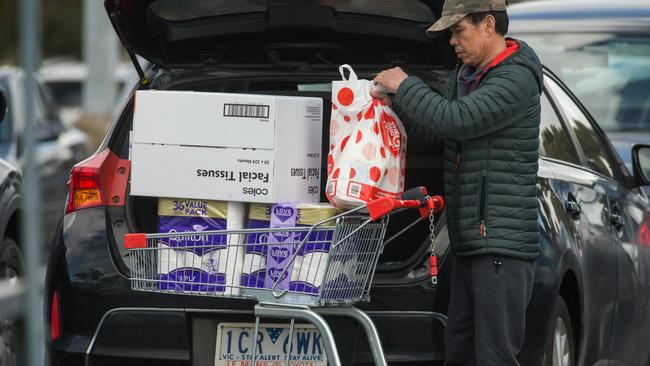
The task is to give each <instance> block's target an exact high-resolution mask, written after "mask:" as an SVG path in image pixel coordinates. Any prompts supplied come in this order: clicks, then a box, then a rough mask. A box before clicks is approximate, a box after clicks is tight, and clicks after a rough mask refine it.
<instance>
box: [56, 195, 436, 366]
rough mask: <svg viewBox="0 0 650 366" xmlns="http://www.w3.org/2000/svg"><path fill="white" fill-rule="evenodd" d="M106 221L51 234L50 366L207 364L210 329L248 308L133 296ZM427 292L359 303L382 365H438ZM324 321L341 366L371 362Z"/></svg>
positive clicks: (348, 322) (341, 321)
mask: <svg viewBox="0 0 650 366" xmlns="http://www.w3.org/2000/svg"><path fill="white" fill-rule="evenodd" d="M106 221H107V220H106V216H105V212H104V209H102V208H92V209H87V210H83V211H79V212H76V213H73V214H70V215H67V216H66V217H65V219H64V222H63V225H62V227H61V228H60V230H59V233H58V235H57V242H56V248H55V251H54V253H53V256H52V257H51V260H50V263H49V266H48V278H47V290H46V291H47V294H48V295H49V294H51V293H52V291H53V289H57V290H58V291H59V297H60V303H61V307H62V318H63V319H62V324H63V336H62V338H60V339H57V340H56V341H53V342H50V344H49V356H50V360H51V361H52V362H51V364H52V365H58V364H65V365H75V364H81V365H84V364H86V365H88V364H89V365H102V364H129V363H130V362H133V363H134V364H138V365H143V364H149V363H151V364H156V365H159V364H161V362H162V361H164V362H163V364H181V365H192V366H197V365H210V366H213V365H214V356H215V342H216V330H217V326H218V324H219V323H220V322H243V323H251V322H254V316H253V305H254V303H253V302H252V301H245V300H237V299H225V298H209V297H198V296H182V295H173V294H158V293H144V292H136V291H133V290H131V287H130V283H129V281H128V279H127V278H126V277H124V276H123V275H121V274H120V273H119V272H118V271H117V270H116V266H115V262H116V260H117V261H119V259H116V258H115V253H114V252H111V251H110V250H109V243H108V239H107V233H106V226H107V225H106V224H107V222H106ZM438 290H440V287H439V288H438ZM443 291H445V290H443ZM434 294H435V291H434V290H432V289H431V288H430V286H427V284H426V283H418V284H410V285H399V286H376V287H373V289H372V291H371V298H372V300H373V301H372V302H370V303H367V304H359V307H360V308H361V309H364V310H366V311H367V312H368V314H369V315H370V317H371V318H372V319H373V321H374V322H375V325H376V327H377V329H378V331H379V334H380V337H381V341H382V343H383V346H384V347H383V348H384V352H385V353H386V358H387V360H388V362H431V361H432V360H442V359H443V358H444V348H443V330H444V327H443V326H442V324H441V323H440V322H439V321H438V320H437V319H436V317H435V315H434V313H433V311H434V308H435V305H436V304H435V303H434V298H435V296H434ZM46 308H47V306H46ZM438 311H440V310H438ZM47 316H48V319H49V314H47ZM325 319H326V320H327V321H328V324H329V325H330V327H331V329H332V331H333V333H334V335H335V337H336V339H337V347H338V348H339V353H340V357H341V361H342V362H343V364H345V365H349V364H353V363H371V362H372V355H371V353H370V348H369V346H368V342H367V341H366V338H365V333H364V331H363V329H362V328H361V327H360V326H359V325H358V323H357V322H356V321H355V320H353V319H348V318H342V317H328V316H326V317H325ZM265 321H266V319H265ZM285 322H286V321H285Z"/></svg>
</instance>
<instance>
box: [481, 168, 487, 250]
mask: <svg viewBox="0 0 650 366" xmlns="http://www.w3.org/2000/svg"><path fill="white" fill-rule="evenodd" d="M486 185H487V177H486V176H482V177H481V192H480V196H479V200H480V201H479V221H480V222H481V223H480V225H479V235H481V236H483V237H485V236H487V228H486V227H485V210H486V207H485V206H486V202H485V201H486V196H487V192H486V191H487V187H486Z"/></svg>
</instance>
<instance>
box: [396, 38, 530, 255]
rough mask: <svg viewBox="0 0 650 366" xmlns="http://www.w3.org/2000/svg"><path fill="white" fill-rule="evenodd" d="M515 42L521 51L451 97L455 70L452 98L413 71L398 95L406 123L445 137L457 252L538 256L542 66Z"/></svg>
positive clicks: (448, 194) (447, 191)
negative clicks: (473, 86) (467, 89)
mask: <svg viewBox="0 0 650 366" xmlns="http://www.w3.org/2000/svg"><path fill="white" fill-rule="evenodd" d="M517 42H518V43H519V49H518V50H517V51H515V53H513V54H512V55H510V56H509V57H507V58H506V59H505V60H503V61H502V62H501V63H499V64H497V65H496V66H494V67H492V68H490V69H488V70H487V71H486V73H485V74H484V75H483V77H482V78H481V79H480V82H479V84H478V86H477V88H476V89H475V90H474V91H473V92H471V93H470V94H469V95H467V96H465V97H463V98H460V99H458V100H456V97H455V96H456V73H455V72H452V73H451V75H450V77H449V82H448V86H449V88H448V91H449V93H450V97H451V98H450V99H447V98H445V97H443V96H441V95H439V94H438V93H436V92H434V91H433V90H431V88H429V87H428V86H427V85H426V84H425V83H424V82H423V81H422V80H420V79H419V78H417V77H413V76H411V77H408V78H407V79H406V80H405V81H403V82H402V83H401V84H400V86H399V88H398V90H397V93H396V95H395V103H396V107H397V108H396V110H398V113H399V114H400V116H403V121H404V123H405V124H406V125H407V126H408V125H409V124H410V123H416V124H418V126H416V127H417V128H425V129H429V130H430V131H428V132H431V134H433V135H436V136H438V137H442V138H444V139H445V140H446V142H445V149H444V154H445V159H444V161H445V162H444V171H445V172H444V178H445V196H446V200H447V217H448V219H449V220H448V222H449V238H450V241H451V245H452V248H453V249H454V251H455V252H456V254H457V255H459V256H474V255H481V254H493V255H503V256H510V257H515V258H520V259H525V260H535V259H536V258H537V256H538V253H539V229H538V224H537V210H538V201H537V189H536V180H537V167H538V166H537V164H538V163H537V160H538V157H539V153H538V146H539V120H540V99H539V98H540V93H541V90H542V67H541V64H540V62H539V60H538V58H537V56H536V55H535V52H534V51H533V50H532V49H531V48H530V47H529V46H528V45H526V44H525V43H524V42H522V41H517ZM422 135H429V134H428V133H427V134H422ZM459 158H460V163H458V160H459Z"/></svg>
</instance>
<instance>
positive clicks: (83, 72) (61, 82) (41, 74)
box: [38, 58, 138, 126]
mask: <svg viewBox="0 0 650 366" xmlns="http://www.w3.org/2000/svg"><path fill="white" fill-rule="evenodd" d="M113 74H114V77H115V83H116V88H117V94H116V95H115V100H116V102H118V101H121V100H122V99H123V94H124V93H125V92H127V93H128V92H129V91H130V90H131V88H132V86H133V84H134V83H135V82H136V81H137V80H138V79H137V74H136V73H135V71H134V70H133V66H132V65H131V64H129V63H119V64H118V65H117V67H116V68H115V70H114V71H113ZM87 76H88V66H87V65H86V64H84V63H82V62H79V61H77V60H75V59H70V58H53V59H48V60H45V61H44V62H43V65H42V66H41V68H40V69H39V70H38V78H39V80H40V81H41V82H42V83H44V84H45V85H47V87H48V88H49V89H50V90H51V93H52V100H53V101H54V103H55V104H56V105H57V106H58V107H59V109H60V113H61V119H62V120H63V122H64V123H65V124H66V125H68V126H73V125H75V124H76V123H77V122H78V121H79V119H81V117H83V114H84V112H83V87H84V82H85V81H86V78H87Z"/></svg>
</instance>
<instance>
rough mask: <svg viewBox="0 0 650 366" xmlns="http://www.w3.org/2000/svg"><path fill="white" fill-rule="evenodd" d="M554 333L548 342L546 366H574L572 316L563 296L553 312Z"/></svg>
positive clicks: (558, 300)
mask: <svg viewBox="0 0 650 366" xmlns="http://www.w3.org/2000/svg"><path fill="white" fill-rule="evenodd" d="M552 319H553V331H552V332H551V335H550V337H549V338H548V340H547V342H546V353H545V355H544V366H573V365H574V364H575V354H576V353H575V344H574V338H573V328H572V327H571V315H570V314H569V309H568V308H567V306H566V303H565V302H564V299H563V298H562V296H558V298H557V301H556V302H555V309H554V311H553V318H552Z"/></svg>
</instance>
